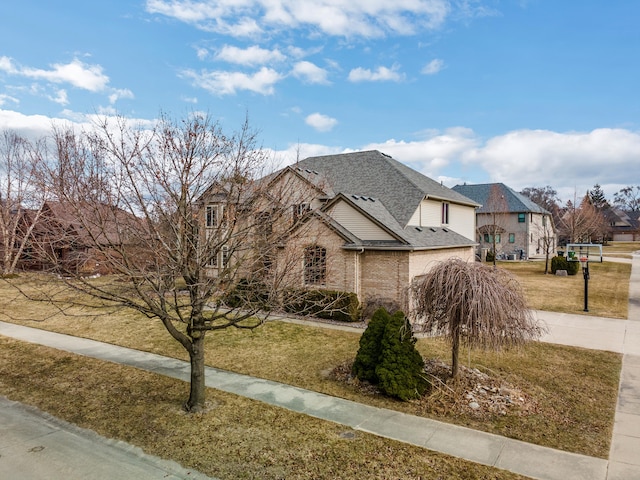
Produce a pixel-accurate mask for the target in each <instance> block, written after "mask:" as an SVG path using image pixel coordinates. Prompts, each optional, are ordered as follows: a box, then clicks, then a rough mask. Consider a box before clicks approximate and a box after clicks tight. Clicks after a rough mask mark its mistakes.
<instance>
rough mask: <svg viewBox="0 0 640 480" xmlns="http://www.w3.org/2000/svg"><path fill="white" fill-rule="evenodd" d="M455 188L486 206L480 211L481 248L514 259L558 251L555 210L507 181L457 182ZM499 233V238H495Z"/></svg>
mask: <svg viewBox="0 0 640 480" xmlns="http://www.w3.org/2000/svg"><path fill="white" fill-rule="evenodd" d="M453 190H454V191H456V192H458V193H460V194H462V195H465V196H466V197H469V198H471V199H472V200H474V201H475V202H477V203H479V204H481V205H482V206H481V207H480V208H479V209H478V210H477V220H476V222H477V237H476V238H477V240H478V243H479V244H480V248H481V251H482V250H483V249H484V251H491V250H492V249H493V245H494V240H495V245H496V253H497V254H505V255H507V256H508V258H511V259H520V258H529V257H531V256H533V255H540V254H544V253H546V250H548V252H549V253H552V252H554V250H555V247H556V243H557V237H556V233H555V229H554V226H553V220H552V216H551V213H550V212H548V211H547V210H545V209H544V208H542V207H540V206H539V205H537V204H536V203H534V202H532V201H531V200H530V199H529V198H527V197H526V196H524V195H522V194H520V193H518V192H516V191H514V190H513V189H511V188H509V187H508V186H506V185H505V184H503V183H492V184H480V185H466V184H465V185H456V186H455V187H453ZM494 236H495V238H494Z"/></svg>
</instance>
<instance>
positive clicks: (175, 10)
mask: <svg viewBox="0 0 640 480" xmlns="http://www.w3.org/2000/svg"><path fill="white" fill-rule="evenodd" d="M146 8H147V11H148V12H150V13H155V14H160V15H165V16H167V17H171V18H175V19H177V20H179V21H182V22H185V23H189V24H192V25H195V26H196V27H198V28H200V29H203V30H206V31H213V32H217V33H224V34H227V35H234V36H237V37H240V36H256V35H258V34H261V33H263V32H265V31H278V30H291V29H298V28H306V29H309V28H310V29H312V30H317V31H319V32H321V33H323V34H325V35H334V36H341V37H353V36H362V37H381V36H384V35H387V34H392V35H411V34H414V33H417V32H419V31H423V30H425V29H435V28H439V27H440V26H442V25H443V23H444V22H445V20H446V19H447V17H448V16H449V14H450V13H451V7H450V2H448V1H447V0H397V1H394V2H389V1H388V0H224V1H219V0H200V1H198V0H147V3H146Z"/></svg>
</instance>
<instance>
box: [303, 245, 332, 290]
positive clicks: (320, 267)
mask: <svg viewBox="0 0 640 480" xmlns="http://www.w3.org/2000/svg"><path fill="white" fill-rule="evenodd" d="M326 280H327V249H326V248H324V247H320V246H318V245H312V246H310V247H307V248H305V249H304V283H305V285H324V284H325V282H326Z"/></svg>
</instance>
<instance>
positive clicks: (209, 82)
mask: <svg viewBox="0 0 640 480" xmlns="http://www.w3.org/2000/svg"><path fill="white" fill-rule="evenodd" d="M183 75H184V76H185V77H187V78H191V79H192V80H193V83H194V84H195V85H196V86H197V87H200V88H204V89H205V90H207V91H209V92H210V93H212V94H213V95H218V96H223V95H234V94H235V93H236V92H237V91H239V90H248V91H251V92H255V93H259V94H261V95H272V94H273V92H274V87H273V86H274V85H275V84H276V83H278V82H279V81H280V80H282V78H283V76H282V75H281V74H280V73H278V72H276V71H275V70H273V69H271V68H266V67H262V68H261V69H260V70H259V71H257V72H255V73H254V74H252V75H249V74H246V73H242V72H226V71H211V72H207V71H205V72H201V73H198V72H195V71H194V70H185V71H184V72H183Z"/></svg>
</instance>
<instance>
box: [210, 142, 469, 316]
mask: <svg viewBox="0 0 640 480" xmlns="http://www.w3.org/2000/svg"><path fill="white" fill-rule="evenodd" d="M263 181H266V182H268V183H269V188H268V189H267V190H269V189H275V190H278V191H282V190H284V189H289V190H290V191H292V192H295V193H294V194H293V195H291V196H290V199H291V200H290V201H289V204H290V207H289V208H290V215H289V218H290V222H291V225H290V227H291V232H292V235H291V236H290V237H289V238H288V240H287V241H286V242H284V244H283V245H282V248H281V249H280V253H279V255H281V256H287V257H288V258H294V259H297V260H295V261H294V262H293V263H291V264H290V265H289V266H288V267H287V275H289V276H290V277H291V283H292V284H294V285H297V286H304V287H305V288H309V289H327V290H338V291H347V292H354V293H356V294H357V295H358V298H359V299H360V301H367V300H371V299H373V298H376V299H384V300H390V301H394V302H395V303H397V304H402V303H403V300H404V298H405V297H404V296H405V293H406V290H407V287H408V286H409V285H410V283H411V281H412V280H413V279H414V278H416V277H418V276H420V275H424V274H425V273H426V272H427V271H428V269H429V268H430V267H431V266H433V265H434V264H435V263H436V262H438V261H442V260H446V259H448V258H452V257H458V258H462V259H464V260H472V259H474V250H475V246H476V243H475V241H474V240H473V239H474V237H475V209H476V207H477V206H479V205H478V204H477V203H476V202H474V201H473V200H470V199H469V198H467V197H465V196H464V195H462V194H460V193H458V192H455V191H454V190H451V189H449V188H447V187H445V186H443V185H442V184H441V183H438V182H436V181H434V180H432V179H430V178H428V177H426V176H424V175H422V174H420V173H419V172H417V171H415V170H412V169H411V168H409V167H407V166H406V165H404V164H402V163H400V162H398V161H396V160H394V159H393V158H391V157H389V156H388V155H385V154H383V153H381V152H379V151H365V152H356V153H347V154H339V155H327V156H320V157H310V158H307V159H304V160H302V161H299V162H297V163H296V164H293V165H290V166H288V167H285V168H283V169H282V170H279V171H278V172H276V173H274V174H273V175H270V176H269V177H267V178H265V179H263ZM285 186H286V187H285ZM212 199H213V200H209V201H208V203H207V207H206V208H207V209H214V210H216V209H217V210H216V211H219V208H220V207H221V205H219V204H217V203H216V201H215V197H212ZM220 201H222V200H221V198H220V197H219V198H218V202H220ZM276 260H277V259H276ZM214 268H218V267H217V266H216V267H214Z"/></svg>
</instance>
